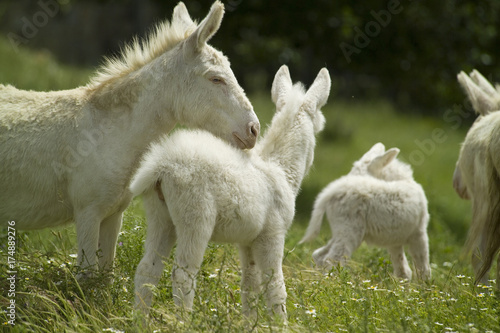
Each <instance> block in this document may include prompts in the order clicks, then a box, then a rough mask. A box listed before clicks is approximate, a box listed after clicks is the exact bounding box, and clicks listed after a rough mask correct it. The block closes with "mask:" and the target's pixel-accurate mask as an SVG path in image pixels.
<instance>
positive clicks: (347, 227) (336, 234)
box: [325, 218, 365, 269]
mask: <svg viewBox="0 0 500 333" xmlns="http://www.w3.org/2000/svg"><path fill="white" fill-rule="evenodd" d="M337 220H340V219H339V218H337ZM331 229H332V235H333V236H332V240H331V245H330V249H329V251H328V253H327V254H326V255H325V267H327V268H328V269H331V267H332V266H333V265H341V266H344V265H345V264H346V263H347V260H348V259H349V258H351V256H352V254H353V253H354V251H356V249H357V248H358V247H359V246H360V245H361V243H362V242H363V238H364V235H365V222H364V221H363V220H362V219H359V220H355V219H352V220H345V221H339V223H338V224H336V225H335V226H334V225H333V224H331Z"/></svg>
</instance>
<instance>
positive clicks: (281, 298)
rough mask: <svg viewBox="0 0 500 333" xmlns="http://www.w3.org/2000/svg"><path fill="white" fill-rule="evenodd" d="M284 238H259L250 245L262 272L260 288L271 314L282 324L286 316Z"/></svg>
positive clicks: (279, 236) (282, 236) (281, 236)
mask: <svg viewBox="0 0 500 333" xmlns="http://www.w3.org/2000/svg"><path fill="white" fill-rule="evenodd" d="M284 244H285V236H284V235H277V236H276V237H259V238H257V240H255V241H254V243H253V244H252V251H253V253H254V258H255V261H256V263H257V265H258V267H259V268H260V270H261V272H262V286H263V288H264V292H265V295H266V300H267V307H268V309H269V311H270V312H271V314H274V315H277V316H279V317H280V318H281V319H282V320H283V321H284V322H286V320H287V315H286V297H287V293H286V288H285V280H284V278H283V269H282V266H281V264H282V260H283V250H284Z"/></svg>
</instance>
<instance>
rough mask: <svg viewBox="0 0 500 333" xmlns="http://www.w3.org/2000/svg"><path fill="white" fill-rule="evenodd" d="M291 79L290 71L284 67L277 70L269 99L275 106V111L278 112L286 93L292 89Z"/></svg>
mask: <svg viewBox="0 0 500 333" xmlns="http://www.w3.org/2000/svg"><path fill="white" fill-rule="evenodd" d="M292 85H293V83H292V79H291V78H290V71H289V70H288V67H287V66H286V65H283V66H281V67H280V69H278V71H277V72H276V75H275V76H274V81H273V86H272V88H271V98H272V99H273V102H274V104H275V105H276V111H278V110H280V109H281V107H282V104H283V102H284V99H285V97H286V95H287V94H288V92H289V91H290V90H291V89H292Z"/></svg>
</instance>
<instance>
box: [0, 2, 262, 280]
mask: <svg viewBox="0 0 500 333" xmlns="http://www.w3.org/2000/svg"><path fill="white" fill-rule="evenodd" d="M223 14H224V7H223V5H222V3H220V2H219V1H216V2H215V3H214V4H213V5H212V8H211V9H210V12H209V13H208V15H207V17H206V18H205V19H204V20H203V21H202V22H201V23H200V24H199V25H196V24H195V23H194V22H193V21H192V20H191V18H190V17H189V14H188V12H187V9H186V7H185V6H184V4H183V3H179V4H178V5H177V6H176V8H175V9H174V12H173V18H172V22H171V23H170V24H169V23H168V22H164V23H162V24H160V25H158V26H157V27H156V30H155V32H153V33H152V34H151V35H150V36H149V38H148V39H147V40H145V41H144V42H142V43H140V42H138V41H137V40H136V41H135V42H134V43H133V44H131V45H129V46H128V47H126V48H125V50H124V52H123V54H122V56H121V57H120V58H117V59H111V60H108V62H107V64H106V65H104V66H103V67H102V68H101V71H100V73H99V74H98V75H97V76H96V77H94V78H93V80H92V82H91V83H90V84H88V85H87V86H83V87H79V88H76V89H73V90H65V91H54V92H34V91H22V90H18V89H16V88H14V87H12V86H2V85H0V156H1V157H0V158H1V163H0V188H1V191H0V226H6V225H7V222H8V221H14V222H15V227H16V228H18V229H40V228H45V227H55V226H58V225H62V224H65V223H68V222H70V221H74V222H75V223H76V233H77V240H78V256H79V260H78V262H79V264H80V265H81V266H82V267H87V266H88V267H91V266H93V267H96V266H97V264H99V266H100V267H107V268H109V267H111V266H112V262H113V258H114V254H115V245H116V240H117V237H118V232H119V230H120V227H121V222H122V212H123V211H124V210H125V209H126V207H127V206H128V204H129V202H130V200H131V193H130V191H129V189H128V187H129V184H130V180H131V178H132V176H133V174H134V172H135V171H136V169H137V167H138V165H139V161H140V158H141V156H142V154H143V153H144V152H145V151H146V149H147V147H148V146H149V144H150V143H151V142H152V141H154V140H157V139H158V138H159V137H160V136H161V135H162V134H165V133H168V132H169V131H170V130H171V129H172V128H173V127H174V126H175V124H176V123H181V124H185V125H188V126H193V127H199V128H204V129H207V130H209V131H211V132H213V133H214V134H216V135H217V136H220V137H221V138H224V139H225V140H227V141H230V142H232V143H233V144H234V145H235V146H238V147H239V148H252V147H253V146H254V144H255V142H256V138H257V135H258V130H259V122H258V119H257V117H256V115H255V113H254V111H253V108H252V105H251V104H250V102H249V100H248V99H247V97H246V96H245V94H244V92H243V89H242V88H241V87H240V86H239V85H238V83H237V81H236V78H235V77H234V74H233V73H232V71H231V69H230V65H229V62H228V60H227V59H226V58H225V57H224V56H223V55H222V53H221V52H219V51H217V50H215V49H214V48H212V47H211V46H209V45H207V44H206V42H207V41H208V40H209V39H210V38H211V37H212V36H213V35H214V34H215V32H216V31H217V30H218V28H219V26H220V23H221V20H222V16H223ZM98 250H99V251H98ZM98 252H100V253H99V254H98V255H97V253H98ZM98 256H99V259H98ZM84 275H86V274H83V276H84ZM81 276H82V275H80V277H81Z"/></svg>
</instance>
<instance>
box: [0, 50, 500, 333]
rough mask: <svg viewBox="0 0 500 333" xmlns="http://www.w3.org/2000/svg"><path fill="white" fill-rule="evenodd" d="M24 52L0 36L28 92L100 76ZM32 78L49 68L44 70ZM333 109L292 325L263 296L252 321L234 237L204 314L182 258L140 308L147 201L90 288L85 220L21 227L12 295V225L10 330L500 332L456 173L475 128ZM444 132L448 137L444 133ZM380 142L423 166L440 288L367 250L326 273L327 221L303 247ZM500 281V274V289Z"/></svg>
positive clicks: (291, 296)
mask: <svg viewBox="0 0 500 333" xmlns="http://www.w3.org/2000/svg"><path fill="white" fill-rule="evenodd" d="M12 52H13V51H12V50H9V47H8V45H6V43H5V41H3V42H2V41H1V40H0V58H2V59H3V58H7V59H9V60H8V61H9V62H10V63H15V64H16V65H12V66H2V68H0V80H1V82H4V83H12V84H15V85H16V86H18V87H22V88H25V89H40V90H48V89H64V88H71V87H74V86H76V85H79V84H84V83H85V82H86V81H87V78H88V75H89V73H90V71H88V70H79V69H73V68H66V67H64V66H60V65H59V64H57V62H56V61H55V60H54V59H52V58H51V57H50V55H48V54H46V53H43V52H42V53H34V54H33V53H32V52H27V51H23V50H21V51H20V52H21V53H20V54H16V55H12V54H11V53H12ZM17 61H19V62H17ZM2 63H6V62H2ZM21 64H22V66H21ZM23 66H24V67H23ZM21 67H22V70H20V71H18V70H19V69H20V68H21ZM32 73H38V74H37V75H36V76H35V77H32V76H33V74H32ZM332 74H333V80H335V76H334V75H335V73H332ZM292 76H293V69H292ZM42 78H43V79H42ZM250 97H251V100H252V103H253V104H254V107H255V110H256V112H257V113H258V116H259V118H260V119H261V123H262V124H266V123H268V122H269V120H270V119H271V117H272V113H273V106H272V103H271V101H270V96H269V93H263V94H256V95H253V96H250ZM323 112H324V114H325V117H326V118H327V125H326V128H325V130H324V131H323V132H322V133H321V135H320V137H319V138H318V145H317V149H316V156H315V163H314V167H313V169H312V170H311V172H310V174H309V175H308V177H307V178H306V179H305V180H304V182H303V187H302V192H301V194H300V195H299V198H298V200H297V214H296V219H295V221H294V224H293V226H292V227H291V229H290V231H289V233H288V235H287V240H286V248H285V259H284V263H283V265H284V274H285V277H286V286H287V292H288V299H287V310H288V326H286V327H285V326H282V325H280V324H277V323H276V322H275V321H274V319H273V318H271V317H269V316H268V314H267V312H266V310H265V308H264V306H263V305H262V304H263V302H260V305H259V308H258V312H259V320H258V321H247V320H246V319H245V318H243V317H242V315H241V305H240V304H241V302H240V300H241V299H240V294H239V283H240V273H239V260H238V254H237V251H236V249H235V247H234V246H232V245H227V244H210V246H209V247H208V249H207V251H206V254H205V260H204V262H203V265H202V268H201V270H200V273H199V276H198V288H197V291H196V297H195V305H194V311H192V312H190V313H187V312H183V311H181V310H179V309H177V308H176V307H175V306H174V303H173V300H172V297H171V284H170V271H171V266H172V260H171V258H170V259H169V260H168V261H167V262H166V268H165V273H164V276H163V277H162V279H161V281H160V284H159V285H158V286H157V288H155V289H154V292H155V301H154V304H153V310H152V313H151V318H150V319H149V320H145V319H144V318H141V317H140V316H138V315H137V314H134V312H133V290H134V285H133V276H134V272H135V268H136V267H137V264H138V262H139V260H140V258H141V256H142V250H143V242H144V238H145V231H146V221H145V219H144V213H143V208H142V203H141V200H140V199H135V200H134V201H133V203H132V205H131V206H130V207H129V208H128V209H127V211H126V213H125V217H124V223H123V228H122V231H121V233H120V236H119V241H118V246H117V256H116V263H115V264H116V268H115V270H114V275H113V277H114V279H113V283H112V284H110V285H106V284H105V283H104V281H105V280H106V279H107V278H108V277H109V276H108V275H107V274H106V273H102V274H100V275H98V276H97V277H96V278H95V279H92V280H90V281H87V282H86V283H85V284H84V285H79V284H78V283H77V282H76V281H75V278H74V277H75V271H76V270H77V267H75V256H74V254H75V253H76V240H75V230H74V227H73V226H68V227H66V228H58V229H54V230H41V231H32V232H23V231H18V232H17V234H16V242H17V247H16V268H17V274H16V284H15V289H16V290H15V291H16V295H15V297H14V298H13V297H9V296H8V293H7V291H8V290H9V287H10V285H9V283H8V280H7V277H8V274H7V252H8V249H7V233H6V231H0V256H1V258H0V265H1V266H0V267H1V268H0V290H2V293H1V295H0V307H1V308H2V310H7V306H8V305H9V302H10V301H11V299H14V300H15V302H16V315H17V317H16V325H15V326H14V327H11V326H10V325H9V324H8V320H9V318H8V317H7V316H6V314H7V312H2V313H0V327H2V328H4V329H6V328H9V329H11V331H13V332H173V331H175V332H193V331H194V332H228V331H238V332H240V331H241V332H250V331H256V332H274V331H290V332H343V331H345V332H487V331H491V332H495V331H499V330H500V327H499V323H498V312H497V309H498V300H497V297H496V296H495V292H494V289H493V287H491V286H474V285H473V279H472V277H471V276H472V272H471V268H470V265H469V263H468V260H467V259H466V258H463V257H462V256H461V249H462V244H463V242H464V239H465V235H466V231H467V227H468V223H469V219H470V204H469V202H466V201H462V200H460V199H459V198H458V197H457V195H456V194H455V193H454V191H453V189H452V187H451V177H452V173H453V169H454V164H455V161H456V159H457V155H458V149H459V143H460V142H461V140H462V139H463V137H464V136H465V133H466V129H454V126H453V124H451V123H447V122H446V121H445V120H443V119H440V118H427V117H420V116H418V115H414V114H405V113H404V112H396V110H394V109H393V107H392V106H391V105H390V104H388V103H385V102H383V101H356V100H354V101H348V102H347V101H338V100H337V99H336V98H335V96H334V92H333V93H332V96H331V97H330V101H329V103H328V105H327V106H326V107H325V108H324V109H323ZM263 127H264V128H265V126H263ZM436 129H437V130H438V131H441V132H439V133H441V135H439V136H436V135H434V136H433V133H436ZM443 133H444V134H443ZM437 139H439V140H437ZM379 141H380V142H383V143H384V144H385V145H386V147H393V146H396V147H399V148H400V149H401V154H400V155H401V158H403V159H404V160H406V161H408V162H412V164H413V167H414V172H415V178H416V179H417V181H419V182H420V183H421V184H422V185H423V187H424V189H425V190H426V193H427V196H428V199H429V210H430V213H431V222H430V225H429V237H430V252H431V265H432V274H433V277H432V280H431V281H430V282H428V283H418V282H411V283H409V282H406V281H399V280H397V279H395V278H394V277H393V276H392V275H391V272H392V266H391V264H390V261H389V259H388V254H387V252H386V251H385V250H383V249H379V248H374V247H368V246H366V245H362V246H361V248H360V249H358V251H356V252H355V254H354V256H353V258H352V263H351V265H350V266H349V267H348V268H340V269H333V270H332V271H330V272H322V271H318V270H316V269H315V267H314V265H313V263H312V260H311V253H312V251H313V250H314V249H316V248H317V247H319V246H322V245H323V244H324V243H325V242H326V241H327V240H328V239H329V236H330V231H329V228H328V226H327V223H324V226H323V232H322V234H321V236H320V237H319V238H318V239H317V240H315V241H314V242H312V243H310V244H305V245H298V241H299V240H300V238H301V237H302V235H303V233H304V230H305V227H306V225H307V222H308V218H309V214H310V210H311V207H312V203H313V201H314V198H315V196H316V194H317V193H318V192H319V191H320V190H321V189H322V188H323V187H325V186H326V185H327V184H328V183H329V182H330V181H332V180H334V179H336V178H337V177H339V176H341V175H343V174H345V173H346V172H348V171H349V169H350V167H351V164H352V162H354V161H355V160H356V159H358V158H359V157H360V156H361V155H362V154H363V153H364V152H365V151H366V150H368V149H369V148H370V147H371V146H372V145H373V144H374V143H376V142H379ZM409 260H410V261H411V258H409ZM495 283H496V281H492V285H493V286H495Z"/></svg>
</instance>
